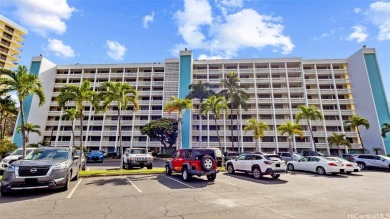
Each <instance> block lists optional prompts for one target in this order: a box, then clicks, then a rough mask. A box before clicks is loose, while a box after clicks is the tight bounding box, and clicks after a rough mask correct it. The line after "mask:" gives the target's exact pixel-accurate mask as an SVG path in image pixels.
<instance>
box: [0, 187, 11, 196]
mask: <svg viewBox="0 0 390 219" xmlns="http://www.w3.org/2000/svg"><path fill="white" fill-rule="evenodd" d="M0 193H1V196H9V195H10V194H11V192H7V191H5V190H4V189H3V188H1V190H0Z"/></svg>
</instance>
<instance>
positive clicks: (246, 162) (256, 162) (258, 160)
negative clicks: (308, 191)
mask: <svg viewBox="0 0 390 219" xmlns="http://www.w3.org/2000/svg"><path fill="white" fill-rule="evenodd" d="M226 169H227V171H228V173H229V174H233V173H234V172H235V171H241V172H245V173H252V174H253V177H254V178H255V179H259V178H261V177H262V176H263V175H271V176H272V178H274V179H277V178H279V177H280V174H278V173H283V172H286V163H285V162H284V161H283V160H281V159H280V158H279V156H278V155H272V154H241V155H239V156H238V157H237V158H236V159H234V160H229V161H227V162H226Z"/></svg>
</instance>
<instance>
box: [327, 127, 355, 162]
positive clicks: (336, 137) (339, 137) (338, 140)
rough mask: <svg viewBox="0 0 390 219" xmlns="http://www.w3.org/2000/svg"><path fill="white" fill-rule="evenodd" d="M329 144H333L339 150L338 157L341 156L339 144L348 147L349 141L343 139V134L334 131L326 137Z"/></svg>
mask: <svg viewBox="0 0 390 219" xmlns="http://www.w3.org/2000/svg"><path fill="white" fill-rule="evenodd" d="M328 142H329V145H331V146H332V145H333V144H335V145H336V146H337V149H338V151H339V157H343V153H341V149H340V145H346V146H348V147H350V146H351V143H349V141H347V140H346V139H345V135H344V134H337V133H335V132H333V133H332V135H331V136H329V137H328Z"/></svg>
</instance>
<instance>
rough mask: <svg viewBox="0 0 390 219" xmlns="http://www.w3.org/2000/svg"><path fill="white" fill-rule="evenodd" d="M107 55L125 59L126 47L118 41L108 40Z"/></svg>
mask: <svg viewBox="0 0 390 219" xmlns="http://www.w3.org/2000/svg"><path fill="white" fill-rule="evenodd" d="M107 47H108V50H107V55H108V56H110V58H112V59H114V60H123V57H124V56H125V54H126V50H127V49H126V47H125V46H123V45H121V44H120V43H118V42H115V41H111V40H107Z"/></svg>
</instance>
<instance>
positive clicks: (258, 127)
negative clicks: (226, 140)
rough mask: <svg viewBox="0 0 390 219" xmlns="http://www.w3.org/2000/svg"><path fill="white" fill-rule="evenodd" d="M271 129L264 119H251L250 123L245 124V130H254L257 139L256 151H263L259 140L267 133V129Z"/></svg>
mask: <svg viewBox="0 0 390 219" xmlns="http://www.w3.org/2000/svg"><path fill="white" fill-rule="evenodd" d="M266 130H269V126H268V125H267V123H265V122H263V121H257V120H255V119H249V120H248V125H246V126H245V128H244V131H245V133H246V132H247V131H253V135H254V137H255V139H256V151H258V152H261V148H260V147H259V140H261V138H262V137H264V135H265V131H266Z"/></svg>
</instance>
